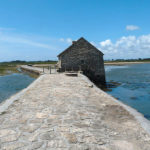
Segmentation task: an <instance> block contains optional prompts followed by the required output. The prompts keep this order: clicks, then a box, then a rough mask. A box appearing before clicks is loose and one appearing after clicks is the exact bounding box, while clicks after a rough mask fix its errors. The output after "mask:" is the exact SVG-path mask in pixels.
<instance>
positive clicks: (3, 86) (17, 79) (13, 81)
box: [0, 73, 35, 103]
mask: <svg viewBox="0 0 150 150" xmlns="http://www.w3.org/2000/svg"><path fill="white" fill-rule="evenodd" d="M34 80H35V78H32V77H30V76H29V75H27V74H22V73H13V74H10V75H4V76H0V103H1V102H2V101H4V100H5V99H7V98H9V97H10V96H12V95H13V94H15V93H17V92H19V91H20V90H22V89H24V88H26V87H27V86H28V85H29V84H30V83H31V82H33V81H34Z"/></svg>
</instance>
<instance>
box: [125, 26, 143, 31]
mask: <svg viewBox="0 0 150 150" xmlns="http://www.w3.org/2000/svg"><path fill="white" fill-rule="evenodd" d="M139 29H140V28H139V27H138V26H135V25H127V26H126V30H128V31H134V30H139Z"/></svg>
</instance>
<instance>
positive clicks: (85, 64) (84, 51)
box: [59, 40, 105, 82]
mask: <svg viewBox="0 0 150 150" xmlns="http://www.w3.org/2000/svg"><path fill="white" fill-rule="evenodd" d="M59 60H60V61H61V62H60V66H61V71H65V70H67V71H71V70H74V71H78V70H80V69H81V70H82V71H83V73H84V74H86V75H87V76H88V77H89V78H91V79H94V80H95V81H96V82H105V70H104V61H103V54H101V52H99V51H98V50H97V49H96V48H95V47H94V46H92V45H91V44H89V43H88V42H86V41H84V40H80V41H77V42H75V43H74V44H73V45H72V46H71V47H70V48H69V49H68V50H67V51H66V52H65V53H64V54H62V55H61V56H60V57H59Z"/></svg>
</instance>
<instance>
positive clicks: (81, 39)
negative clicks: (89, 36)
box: [57, 37, 104, 57]
mask: <svg viewBox="0 0 150 150" xmlns="http://www.w3.org/2000/svg"><path fill="white" fill-rule="evenodd" d="M80 41H84V42H86V43H87V44H89V45H90V46H92V47H93V48H94V49H95V50H97V51H98V52H99V53H100V54H101V55H104V54H103V53H102V52H101V51H100V50H99V49H97V48H96V47H95V46H94V45H92V44H91V43H90V42H88V41H87V40H86V39H84V38H83V37H81V38H80V39H78V40H77V41H75V44H76V43H79V42H80ZM72 46H73V44H72V45H71V46H69V47H68V48H67V49H65V50H64V51H63V52H61V53H60V54H59V55H58V56H57V57H60V56H61V55H63V54H64V53H66V52H68V51H69V50H70V48H71V47H72Z"/></svg>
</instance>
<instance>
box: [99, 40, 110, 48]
mask: <svg viewBox="0 0 150 150" xmlns="http://www.w3.org/2000/svg"><path fill="white" fill-rule="evenodd" d="M99 44H100V45H101V46H102V47H105V46H109V45H112V43H111V40H110V39H108V40H105V41H102V42H100V43H99Z"/></svg>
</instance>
